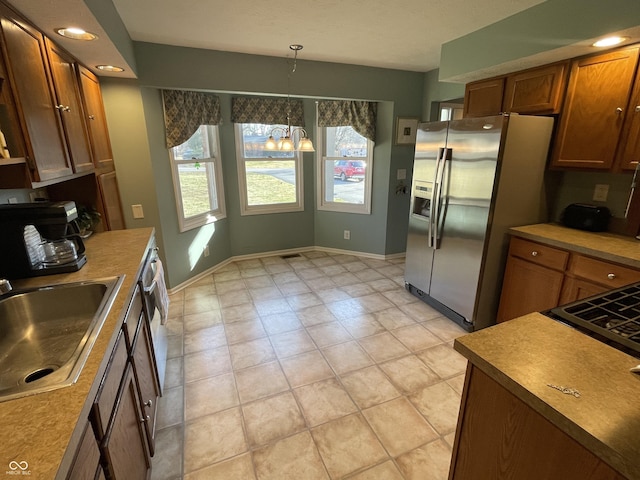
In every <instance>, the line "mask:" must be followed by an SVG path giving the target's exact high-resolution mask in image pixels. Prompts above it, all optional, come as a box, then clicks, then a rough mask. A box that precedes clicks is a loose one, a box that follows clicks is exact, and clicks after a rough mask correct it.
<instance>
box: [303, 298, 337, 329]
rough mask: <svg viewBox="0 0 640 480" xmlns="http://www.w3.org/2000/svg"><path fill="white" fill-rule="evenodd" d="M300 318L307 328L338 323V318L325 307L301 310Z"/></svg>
mask: <svg viewBox="0 0 640 480" xmlns="http://www.w3.org/2000/svg"><path fill="white" fill-rule="evenodd" d="M318 298H319V297H318ZM298 318H300V321H301V322H302V324H303V325H304V326H305V327H311V326H313V325H320V324H321V323H328V322H335V321H336V317H335V316H334V315H333V314H332V313H331V311H329V309H328V308H327V307H326V306H325V305H314V306H312V307H307V308H304V309H302V310H299V311H298Z"/></svg>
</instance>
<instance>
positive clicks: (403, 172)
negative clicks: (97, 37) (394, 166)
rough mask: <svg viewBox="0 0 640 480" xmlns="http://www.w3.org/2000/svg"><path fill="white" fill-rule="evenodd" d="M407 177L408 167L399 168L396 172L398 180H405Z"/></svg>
mask: <svg viewBox="0 0 640 480" xmlns="http://www.w3.org/2000/svg"><path fill="white" fill-rule="evenodd" d="M406 178H407V169H406V168H399V169H398V171H397V172H396V180H405V179H406Z"/></svg>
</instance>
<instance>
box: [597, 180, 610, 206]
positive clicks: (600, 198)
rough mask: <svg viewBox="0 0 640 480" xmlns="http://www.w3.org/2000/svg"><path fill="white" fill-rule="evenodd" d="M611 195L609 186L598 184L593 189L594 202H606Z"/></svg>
mask: <svg viewBox="0 0 640 480" xmlns="http://www.w3.org/2000/svg"><path fill="white" fill-rule="evenodd" d="M608 195H609V185H603V184H598V185H596V188H594V189H593V200H594V201H595V202H606V201H607V196H608Z"/></svg>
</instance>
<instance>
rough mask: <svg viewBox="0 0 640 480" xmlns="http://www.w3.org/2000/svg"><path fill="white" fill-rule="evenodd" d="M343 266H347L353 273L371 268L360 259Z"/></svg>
mask: <svg viewBox="0 0 640 480" xmlns="http://www.w3.org/2000/svg"><path fill="white" fill-rule="evenodd" d="M343 266H344V268H346V269H347V270H348V271H350V272H352V273H355V272H361V271H363V270H367V269H368V268H369V267H367V265H366V264H364V263H363V262H361V261H360V260H356V261H353V262H348V263H344V264H343Z"/></svg>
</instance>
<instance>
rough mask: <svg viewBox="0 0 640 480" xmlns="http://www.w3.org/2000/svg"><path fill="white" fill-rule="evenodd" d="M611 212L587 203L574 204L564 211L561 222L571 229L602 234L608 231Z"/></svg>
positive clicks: (605, 208)
mask: <svg viewBox="0 0 640 480" xmlns="http://www.w3.org/2000/svg"><path fill="white" fill-rule="evenodd" d="M610 218H611V212H610V211H609V209H608V208H607V207H598V206H596V205H588V204H586V203H572V204H571V205H568V206H567V207H566V208H565V209H564V210H563V211H562V217H561V218H560V221H561V222H562V224H563V225H565V226H567V227H569V228H577V229H579V230H588V231H590V232H602V231H604V230H606V229H607V226H608V225H609V219H610Z"/></svg>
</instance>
